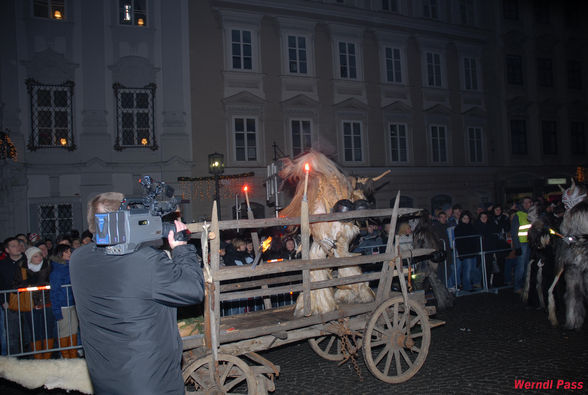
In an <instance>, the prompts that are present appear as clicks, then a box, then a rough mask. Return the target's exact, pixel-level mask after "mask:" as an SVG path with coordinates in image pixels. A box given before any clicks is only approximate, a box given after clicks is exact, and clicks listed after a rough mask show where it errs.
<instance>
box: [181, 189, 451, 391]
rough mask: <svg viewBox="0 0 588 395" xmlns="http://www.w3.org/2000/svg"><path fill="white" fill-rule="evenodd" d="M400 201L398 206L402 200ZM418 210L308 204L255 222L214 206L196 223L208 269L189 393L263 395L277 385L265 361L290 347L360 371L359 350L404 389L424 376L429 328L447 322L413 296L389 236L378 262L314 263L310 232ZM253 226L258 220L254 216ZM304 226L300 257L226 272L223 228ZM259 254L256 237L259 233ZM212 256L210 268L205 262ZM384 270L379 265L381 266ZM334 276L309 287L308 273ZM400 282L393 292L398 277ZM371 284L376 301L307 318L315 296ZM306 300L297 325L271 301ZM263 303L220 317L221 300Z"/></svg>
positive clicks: (187, 365)
mask: <svg viewBox="0 0 588 395" xmlns="http://www.w3.org/2000/svg"><path fill="white" fill-rule="evenodd" d="M396 201H397V202H398V201H399V199H396ZM417 211H418V210H413V209H399V208H398V207H397V206H396V207H394V209H381V210H380V209H379V210H360V211H353V212H346V213H336V214H324V215H313V216H309V214H308V205H307V203H306V202H303V203H302V215H301V217H300V218H270V219H248V220H240V221H220V222H219V221H218V219H217V209H216V202H215V204H214V205H213V210H212V217H211V218H212V221H211V223H210V224H206V223H198V224H190V225H189V226H188V227H189V229H190V230H191V231H192V232H193V237H194V236H196V237H197V235H200V237H201V241H202V247H203V254H202V255H203V258H204V267H205V277H206V281H205V286H206V298H205V312H204V317H205V321H204V322H205V325H204V327H205V334H204V336H202V335H199V336H189V337H184V338H183V343H184V368H183V377H184V381H185V382H186V385H187V387H186V388H187V391H189V392H190V391H195V392H196V393H229V392H231V393H233V392H243V393H250V394H266V393H267V392H268V391H273V390H274V388H275V386H274V378H275V377H276V376H278V375H279V372H280V369H279V367H278V366H276V365H274V364H273V363H271V362H270V361H268V360H267V359H266V358H264V357H262V356H261V355H259V354H258V352H259V351H263V350H268V349H271V348H273V347H278V346H281V345H284V344H288V343H293V342H297V341H301V340H308V343H309V345H310V347H311V348H312V349H313V350H314V351H315V352H316V353H317V354H318V355H320V356H321V357H323V358H325V359H327V360H331V361H338V362H339V363H342V361H346V360H348V359H350V360H351V361H352V362H353V363H354V366H355V367H356V369H358V368H357V363H356V361H355V355H356V353H357V352H358V351H359V349H360V348H361V350H362V352H363V356H364V359H365V362H366V365H367V367H368V369H369V370H370V372H371V373H372V374H373V375H374V376H376V377H377V378H378V379H380V380H382V381H384V382H387V383H400V382H403V381H406V380H408V379H410V378H411V377H412V376H413V375H414V374H416V372H418V370H419V369H420V368H421V366H422V365H423V363H424V362H425V359H426V357H427V353H428V349H429V344H430V341H431V328H432V327H434V326H437V325H441V324H443V322H441V321H436V320H431V319H429V314H430V313H433V312H434V307H429V306H427V307H425V306H424V302H425V297H424V293H423V292H422V291H421V292H417V293H409V291H408V286H407V281H406V277H405V276H406V274H407V269H406V268H403V264H402V257H401V256H400V254H399V253H398V245H397V243H394V242H393V239H394V238H392V237H391V238H389V241H388V244H387V247H386V251H385V253H384V254H378V255H362V256H353V257H349V258H327V259H313V260H310V259H308V253H309V234H310V230H309V225H310V224H311V223H315V222H327V221H334V220H349V219H361V218H367V217H390V218H391V229H395V225H396V221H397V219H398V217H399V215H410V214H413V215H414V214H415V212H417ZM249 218H252V215H251V214H250V216H249ZM285 225H287V226H289V225H300V229H301V236H302V243H301V244H302V259H300V260H293V261H292V260H290V261H284V262H277V263H267V262H260V263H259V264H258V265H256V266H255V267H254V268H252V266H253V265H245V266H227V267H219V254H218V251H219V245H220V240H219V237H218V235H219V234H220V231H221V230H224V229H236V228H239V229H246V228H249V229H253V228H263V227H271V226H285ZM252 236H253V237H252V238H253V242H254V248H255V251H257V253H258V254H259V253H260V248H259V240H258V237H257V233H252ZM208 251H210V252H211V253H210V262H208V261H207V256H208ZM431 252H432V250H413V251H412V254H411V255H412V256H413V257H414V256H418V255H425V254H430V253H431ZM378 262H381V267H380V266H379V265H378ZM353 265H360V266H361V265H370V266H369V267H370V268H371V269H373V268H374V266H376V267H377V270H376V271H371V272H368V271H364V273H363V274H362V275H359V276H352V277H341V278H338V277H337V276H336V269H337V268H341V267H345V266H353ZM313 269H331V270H332V271H333V272H332V273H333V278H332V279H329V280H325V281H316V282H312V281H311V280H310V270H313ZM395 277H396V278H397V279H398V281H397V282H395V283H394V284H395V287H396V288H397V287H400V291H399V292H393V291H392V285H393V279H394V278H395ZM366 281H369V282H370V284H373V287H375V286H376V285H377V288H376V289H375V294H376V297H375V301H373V302H371V303H364V304H343V305H341V304H340V305H339V306H338V309H337V310H336V311H332V312H329V313H325V314H318V315H311V314H310V311H311V310H310V290H315V289H319V288H325V287H336V286H341V285H345V284H353V283H360V282H366ZM290 292H294V293H297V292H302V297H303V300H304V313H305V314H304V316H303V317H295V316H294V307H295V305H290V306H281V307H276V308H272V307H271V303H269V298H270V296H272V295H280V294H288V293H290ZM254 297H263V298H264V304H265V310H261V311H253V312H247V313H244V314H237V315H230V316H223V317H221V315H220V303H221V301H230V300H239V299H246V298H254Z"/></svg>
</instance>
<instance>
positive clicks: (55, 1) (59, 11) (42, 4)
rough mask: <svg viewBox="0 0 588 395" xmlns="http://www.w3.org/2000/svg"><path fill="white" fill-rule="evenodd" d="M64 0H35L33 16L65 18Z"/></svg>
mask: <svg viewBox="0 0 588 395" xmlns="http://www.w3.org/2000/svg"><path fill="white" fill-rule="evenodd" d="M64 3H65V2H64V0H34V1H33V16H36V17H37V18H49V19H57V20H62V19H65V4H64Z"/></svg>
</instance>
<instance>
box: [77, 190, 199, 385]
mask: <svg viewBox="0 0 588 395" xmlns="http://www.w3.org/2000/svg"><path fill="white" fill-rule="evenodd" d="M123 198H124V196H123V195H122V194H120V193H116V192H110V193H103V194H100V195H98V196H96V197H95V198H94V199H92V200H91V201H90V203H89V204H88V222H89V229H90V231H91V232H95V223H94V214H95V213H105V212H112V211H116V210H118V208H119V207H120V202H121V200H122V199H123ZM175 226H176V229H177V230H178V231H182V230H184V229H186V225H185V224H183V223H182V222H180V221H175ZM167 240H168V242H169V245H170V247H171V249H172V251H171V256H172V257H171V259H170V257H169V256H168V254H167V253H166V252H165V251H160V250H156V249H154V248H151V247H148V246H142V247H140V248H139V249H137V250H136V251H134V252H132V253H130V254H127V255H112V254H107V252H108V251H107V250H106V248H104V247H99V246H96V244H94V243H90V244H87V245H84V246H82V247H80V248H78V249H76V250H75V251H74V253H73V254H72V257H71V263H70V273H71V282H72V287H73V292H74V297H75V301H76V310H77V313H78V318H79V322H80V332H81V333H82V334H83V346H84V353H85V358H86V363H87V365H88V372H89V373H90V378H91V380H92V384H93V387H94V392H95V393H96V394H154V395H155V394H164V393H166V394H183V393H184V392H185V388H184V380H183V379H182V369H181V363H182V339H181V338H180V334H179V332H178V324H177V311H176V307H179V306H187V305H194V304H198V303H200V302H202V299H203V296H204V282H203V275H202V270H201V268H200V262H199V259H198V255H196V250H195V248H194V246H193V245H190V244H187V242H185V241H177V240H175V238H174V235H173V232H172V231H170V232H169V234H168V235H167Z"/></svg>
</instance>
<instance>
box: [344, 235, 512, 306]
mask: <svg viewBox="0 0 588 395" xmlns="http://www.w3.org/2000/svg"><path fill="white" fill-rule="evenodd" d="M496 235H497V238H499V239H500V237H499V235H498V234H496ZM473 237H475V238H478V239H479V245H480V250H479V251H478V252H475V253H471V254H467V255H463V256H461V258H467V257H472V256H480V261H481V263H480V266H481V268H480V270H481V271H482V282H483V288H482V289H480V290H478V291H462V290H459V289H457V286H458V284H457V270H455V269H456V268H457V259H459V258H458V257H457V253H456V250H455V240H452V241H451V249H450V250H448V249H447V245H446V243H445V240H443V239H441V242H442V244H443V251H445V260H444V261H443V269H444V272H445V276H444V282H445V286H446V287H447V288H449V283H448V281H449V270H448V264H449V262H448V257H449V252H452V255H451V260H452V263H453V267H454V270H453V276H454V280H455V284H456V296H464V295H469V294H475V293H480V292H491V293H497V292H498V290H499V289H501V288H507V287H508V286H506V287H489V286H488V276H487V271H486V255H491V254H496V253H502V252H510V251H511V248H505V249H492V250H484V244H483V237H482V236H481V235H472V236H461V237H456V238H455V239H464V238H473ZM385 248H386V245H385V244H378V245H370V246H367V247H357V248H356V249H355V250H354V251H359V252H361V253H362V254H364V255H365V254H366V253H367V254H378V253H380V252H382V251H383V250H384V249H385ZM503 269H504V268H503Z"/></svg>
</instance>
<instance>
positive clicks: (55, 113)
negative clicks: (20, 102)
mask: <svg viewBox="0 0 588 395" xmlns="http://www.w3.org/2000/svg"><path fill="white" fill-rule="evenodd" d="M26 84H27V90H28V92H29V95H30V99H31V126H32V127H31V137H30V139H29V143H28V146H27V147H28V148H29V150H31V151H35V150H37V149H39V148H66V149H67V150H69V151H73V150H75V149H76V145H75V144H74V138H73V112H72V95H73V87H74V83H73V82H72V81H67V82H65V83H63V84H61V85H47V84H41V83H40V82H37V81H35V80H33V79H28V80H27V81H26Z"/></svg>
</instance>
